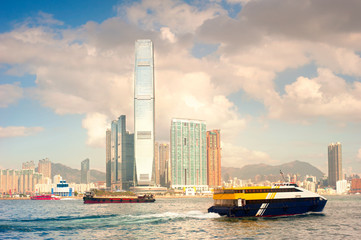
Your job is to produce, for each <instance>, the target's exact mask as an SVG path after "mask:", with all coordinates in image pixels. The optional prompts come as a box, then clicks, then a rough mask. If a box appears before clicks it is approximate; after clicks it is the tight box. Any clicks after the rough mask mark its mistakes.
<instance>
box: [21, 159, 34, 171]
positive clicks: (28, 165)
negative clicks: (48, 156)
mask: <svg viewBox="0 0 361 240" xmlns="http://www.w3.org/2000/svg"><path fill="white" fill-rule="evenodd" d="M22 169H23V170H25V169H28V170H29V169H30V170H31V169H32V170H34V171H35V163H34V161H29V162H24V163H23V164H22Z"/></svg>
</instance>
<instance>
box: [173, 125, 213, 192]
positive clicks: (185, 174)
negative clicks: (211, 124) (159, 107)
mask: <svg viewBox="0 0 361 240" xmlns="http://www.w3.org/2000/svg"><path fill="white" fill-rule="evenodd" d="M206 146H207V142H206V123H205V122H204V121H199V120H187V119H172V122H171V161H172V163H171V165H172V187H173V188H176V189H181V188H183V187H186V186H189V185H192V186H201V185H203V186H207V149H206Z"/></svg>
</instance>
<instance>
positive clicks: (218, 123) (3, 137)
mask: <svg viewBox="0 0 361 240" xmlns="http://www.w3.org/2000/svg"><path fill="white" fill-rule="evenodd" d="M360 10H361V5H360V3H359V2H358V1H348V2H347V3H342V4H341V3H339V1H336V0H331V1H328V4H327V6H326V5H324V4H320V3H319V1H309V2H308V4H306V3H304V2H303V1H288V2H284V1H282V0H267V1H266V0H264V1H255V0H238V1H237V0H222V1H209V2H204V1H202V2H199V1H171V0H164V1H156V0H155V1H150V0H143V1H96V0H92V1H87V2H86V4H85V3H84V2H82V1H31V2H29V1H16V2H15V1H1V3H0V21H1V23H2V24H1V26H0V168H20V167H21V163H22V162H26V161H30V160H34V161H36V162H37V161H38V160H40V159H43V158H46V157H48V158H49V159H50V160H51V161H53V162H59V163H64V164H66V165H68V166H71V167H74V168H80V162H81V161H82V160H84V159H85V158H89V159H90V163H91V168H96V169H100V170H104V168H105V148H104V147H105V130H106V128H107V127H109V125H110V122H111V120H113V119H116V118H117V117H118V116H119V115H122V114H125V115H126V116H127V123H128V130H129V131H131V132H132V131H133V122H132V121H133V93H132V91H133V68H134V66H133V63H134V42H135V40H137V39H141V38H149V39H151V40H152V41H153V43H154V49H155V77H156V140H157V141H160V142H169V127H170V120H171V118H191V119H192V118H193V119H202V120H205V121H206V122H207V128H208V129H209V130H210V129H221V132H222V156H223V158H222V165H223V166H233V167H242V166H244V165H247V164H254V163H267V164H271V165H276V164H281V163H285V162H289V161H293V160H300V161H305V162H309V163H311V164H313V165H315V166H316V167H319V168H320V169H321V170H322V171H324V172H325V173H327V145H328V144H330V143H332V142H341V143H342V147H343V169H344V171H345V173H347V174H350V173H361V140H360V137H359V136H360V135H361V124H360V123H361V82H360V81H361V80H360V76H361V58H360V52H361V27H360V26H359V22H360V21H361V19H360V18H361V17H360V16H359V12H360Z"/></svg>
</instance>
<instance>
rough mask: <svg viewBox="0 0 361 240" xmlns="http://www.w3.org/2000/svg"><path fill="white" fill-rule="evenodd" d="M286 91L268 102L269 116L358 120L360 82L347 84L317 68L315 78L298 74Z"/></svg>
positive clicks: (360, 102)
mask: <svg viewBox="0 0 361 240" xmlns="http://www.w3.org/2000/svg"><path fill="white" fill-rule="evenodd" d="M285 91H286V93H285V94H284V95H282V96H281V97H280V98H279V99H278V101H277V102H276V101H275V102H272V103H270V105H269V106H268V107H269V110H270V112H269V114H270V117H271V118H279V119H308V118H313V117H317V116H323V117H329V118H334V119H338V120H346V119H347V120H348V121H350V120H351V121H360V120H361V114H360V113H361V99H360V96H361V83H360V82H353V83H347V82H346V81H345V80H344V79H342V78H340V77H338V76H336V75H334V74H333V73H332V72H331V71H330V70H329V69H324V68H319V69H318V76H317V77H315V78H311V79H310V78H305V77H299V78H298V79H297V81H296V82H293V83H292V84H289V85H287V86H286V87H285Z"/></svg>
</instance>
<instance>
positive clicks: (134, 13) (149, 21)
mask: <svg viewBox="0 0 361 240" xmlns="http://www.w3.org/2000/svg"><path fill="white" fill-rule="evenodd" d="M201 7H202V8H201V9H199V8H198V7H196V6H191V5H189V4H187V3H185V2H183V1H179V0H143V1H141V2H140V3H136V4H132V5H131V6H128V7H127V8H126V10H125V11H124V5H120V6H119V7H118V11H119V13H120V14H125V17H126V19H127V20H128V21H130V22H131V23H133V24H136V25H138V26H140V27H142V28H144V29H151V30H159V28H160V26H168V27H169V28H171V29H172V30H173V31H174V32H175V33H188V32H194V31H195V30H196V29H197V28H198V27H199V26H200V25H202V24H203V22H204V21H205V20H207V19H210V18H213V17H215V16H217V15H219V14H221V13H224V12H225V11H224V10H223V9H222V8H221V7H220V6H219V5H218V4H216V3H212V2H211V3H208V4H207V5H202V6H201Z"/></svg>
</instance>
